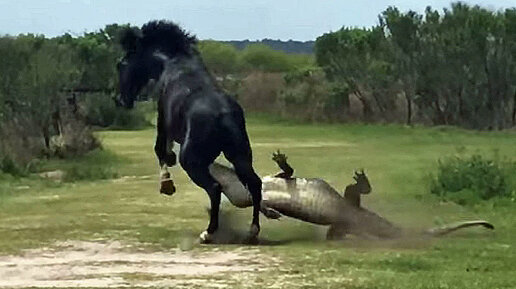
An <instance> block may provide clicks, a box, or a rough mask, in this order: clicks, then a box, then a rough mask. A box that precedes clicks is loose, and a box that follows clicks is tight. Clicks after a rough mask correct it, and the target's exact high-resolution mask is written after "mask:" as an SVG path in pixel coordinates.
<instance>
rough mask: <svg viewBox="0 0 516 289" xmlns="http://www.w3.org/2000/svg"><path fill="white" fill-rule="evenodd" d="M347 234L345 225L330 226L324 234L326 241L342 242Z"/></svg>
mask: <svg viewBox="0 0 516 289" xmlns="http://www.w3.org/2000/svg"><path fill="white" fill-rule="evenodd" d="M348 232H349V230H348V226H347V225H346V224H345V223H338V224H332V225H330V228H329V229H328V232H327V233H326V240H342V239H344V237H345V236H346V234H347V233H348Z"/></svg>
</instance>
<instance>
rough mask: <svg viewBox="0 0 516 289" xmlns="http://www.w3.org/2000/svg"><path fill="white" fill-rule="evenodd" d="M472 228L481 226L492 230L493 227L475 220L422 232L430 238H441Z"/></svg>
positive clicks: (482, 221) (485, 222)
mask: <svg viewBox="0 0 516 289" xmlns="http://www.w3.org/2000/svg"><path fill="white" fill-rule="evenodd" d="M474 226H483V227H484V228H486V229H491V230H494V226H493V225H492V224H491V223H489V222H487V221H484V220H477V221H464V222H458V223H453V224H448V225H445V226H442V227H437V228H432V229H428V230H426V231H424V233H425V234H428V235H431V236H443V235H446V234H449V233H451V232H454V231H457V230H460V229H463V228H468V227H474Z"/></svg>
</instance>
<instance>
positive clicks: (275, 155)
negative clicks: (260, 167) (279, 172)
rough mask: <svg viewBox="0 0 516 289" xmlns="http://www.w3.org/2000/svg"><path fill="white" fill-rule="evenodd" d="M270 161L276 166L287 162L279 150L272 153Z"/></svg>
mask: <svg viewBox="0 0 516 289" xmlns="http://www.w3.org/2000/svg"><path fill="white" fill-rule="evenodd" d="M272 160H273V161H275V162H276V163H277V164H284V163H286V162H287V156H286V155H285V154H283V153H281V152H280V150H277V151H276V152H273V153H272Z"/></svg>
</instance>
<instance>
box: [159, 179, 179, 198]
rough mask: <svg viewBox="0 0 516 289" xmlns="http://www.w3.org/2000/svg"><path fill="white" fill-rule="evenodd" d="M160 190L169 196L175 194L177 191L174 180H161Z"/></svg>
mask: <svg viewBox="0 0 516 289" xmlns="http://www.w3.org/2000/svg"><path fill="white" fill-rule="evenodd" d="M159 192H160V193H162V194H165V195H167V196H171V195H173V194H174V193H175V192H176V187H175V186H174V182H173V181H172V180H170V179H169V180H164V181H161V188H160V189H159Z"/></svg>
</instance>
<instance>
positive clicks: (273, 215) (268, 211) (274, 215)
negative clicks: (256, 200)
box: [260, 202, 281, 219]
mask: <svg viewBox="0 0 516 289" xmlns="http://www.w3.org/2000/svg"><path fill="white" fill-rule="evenodd" d="M260 212H262V214H264V215H265V217H267V218H268V219H279V218H281V213H280V212H278V211H276V210H274V209H272V208H269V207H267V205H265V204H264V203H263V202H262V203H261V205H260Z"/></svg>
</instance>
